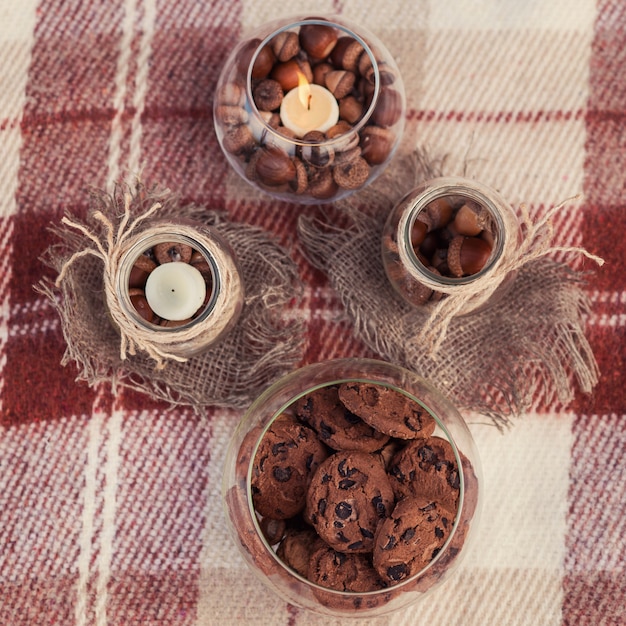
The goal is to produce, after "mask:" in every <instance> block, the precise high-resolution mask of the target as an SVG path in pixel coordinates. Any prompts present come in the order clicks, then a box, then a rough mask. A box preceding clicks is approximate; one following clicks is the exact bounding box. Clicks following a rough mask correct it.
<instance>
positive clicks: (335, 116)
mask: <svg viewBox="0 0 626 626" xmlns="http://www.w3.org/2000/svg"><path fill="white" fill-rule="evenodd" d="M280 120H281V122H282V123H283V126H285V127H286V128H288V129H289V130H292V131H293V132H294V133H296V135H297V136H298V137H303V136H304V135H306V134H307V133H308V132H309V131H311V130H319V131H321V132H323V133H325V132H326V131H327V130H328V129H329V128H331V127H332V126H334V125H335V124H336V123H337V121H338V120H339V104H338V103H337V100H336V98H335V96H333V94H332V93H330V91H328V89H326V88H325V87H322V86H321V85H317V84H309V82H308V81H307V80H306V78H305V77H304V75H303V74H300V73H299V74H298V86H297V87H294V88H293V89H292V90H291V91H290V92H289V93H288V94H287V95H286V96H285V97H284V98H283V101H282V103H281V105H280Z"/></svg>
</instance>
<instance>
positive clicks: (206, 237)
mask: <svg viewBox="0 0 626 626" xmlns="http://www.w3.org/2000/svg"><path fill="white" fill-rule="evenodd" d="M105 289H106V291H107V294H106V296H107V304H108V307H109V314H110V317H111V319H112V321H113V323H114V325H115V326H116V327H117V328H118V330H119V331H120V333H121V335H122V337H123V341H124V342H126V343H127V344H129V345H133V346H134V347H136V348H139V349H144V350H145V351H147V352H148V353H150V354H153V355H155V356H158V357H163V356H165V357H168V356H169V357H174V358H183V359H185V358H188V357H191V356H194V355H196V354H199V353H200V352H202V351H203V350H205V349H206V348H208V347H209V346H211V345H213V344H215V343H216V342H218V341H219V340H220V339H221V338H222V337H224V335H225V334H226V333H228V332H229V331H230V330H231V329H232V328H233V326H234V325H235V324H236V322H237V320H238V318H239V315H240V313H241V310H242V307H243V299H244V286H243V281H242V277H241V272H240V269H239V267H238V262H237V260H236V257H235V254H234V252H233V250H232V249H231V247H230V245H229V244H228V242H226V241H225V240H224V239H223V237H222V236H221V235H220V234H219V233H218V232H217V231H216V230H215V229H214V228H212V227H208V226H204V225H201V224H195V223H188V222H185V223H175V222H170V221H157V222H153V223H151V224H150V225H149V226H148V227H146V228H145V229H144V230H143V231H141V232H140V233H137V234H135V235H133V236H132V237H129V239H128V240H127V241H126V242H125V244H124V247H123V249H122V250H121V251H120V254H119V259H118V260H117V264H116V267H115V271H114V272H113V276H112V278H111V281H110V283H109V284H108V285H107V284H106V283H105Z"/></svg>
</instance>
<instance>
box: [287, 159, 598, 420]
mask: <svg viewBox="0 0 626 626" xmlns="http://www.w3.org/2000/svg"><path fill="white" fill-rule="evenodd" d="M441 165H442V162H441V161H439V162H434V161H432V160H431V159H429V157H428V156H427V155H425V154H424V153H422V152H416V153H414V154H411V155H409V156H407V157H404V158H402V159H397V160H396V162H395V163H394V165H393V166H392V167H391V168H390V170H389V171H388V172H387V173H386V174H385V175H384V176H383V177H382V178H381V179H380V180H379V181H378V182H377V183H374V185H372V187H371V188H367V189H366V190H364V191H363V192H362V193H361V194H359V195H358V197H353V198H352V199H351V200H348V201H345V202H343V203H342V204H340V205H338V206H336V207H333V208H332V210H331V209H329V210H326V211H323V212H320V213H318V214H316V215H312V214H303V215H302V216H301V218H300V220H299V223H298V229H299V235H300V238H301V241H302V246H303V249H304V253H305V255H306V256H307V258H308V259H309V261H310V262H311V263H312V264H313V265H315V266H316V267H318V268H320V269H322V270H324V271H325V272H327V273H328V275H329V278H330V281H331V284H332V285H333V287H334V289H335V290H336V291H337V292H338V294H339V296H340V298H341V301H342V303H343V305H344V307H345V310H346V312H347V314H348V315H349V317H350V318H351V319H352V321H353V323H354V327H355V332H356V334H357V335H358V337H359V338H361V339H362V340H363V341H364V342H365V343H366V344H367V345H368V346H370V347H371V348H372V349H374V350H376V352H378V353H379V354H380V355H382V356H383V357H384V358H386V359H388V360H390V361H392V362H395V363H399V364H401V365H404V366H405V367H408V368H409V369H411V370H413V371H415V372H417V373H418V374H420V375H422V376H424V377H426V378H428V379H430V380H431V381H432V382H434V383H435V384H437V385H438V386H439V387H440V388H442V389H443V390H444V391H445V392H447V394H448V395H449V396H450V397H451V398H452V399H453V400H454V402H455V403H456V404H457V405H458V406H460V407H462V408H464V409H466V410H469V411H475V412H477V413H480V414H482V415H485V416H487V417H488V418H490V419H491V420H492V421H493V422H494V423H495V424H496V425H497V426H499V427H503V426H505V425H508V424H510V421H511V418H513V417H515V416H517V415H518V414H520V413H521V412H523V411H524V410H527V409H528V408H529V406H530V403H531V401H532V399H533V398H536V397H538V394H539V395H540V396H543V397H544V400H545V402H548V403H550V402H553V401H555V400H558V401H560V402H563V403H568V402H569V401H571V400H572V398H573V396H574V393H575V381H577V383H578V385H579V386H580V388H581V389H582V390H583V391H585V392H589V391H591V389H592V388H593V387H594V386H595V384H596V383H597V380H598V376H599V372H598V367H597V364H596V361H595V358H594V355H593V352H592V350H591V347H590V345H589V342H588V341H587V339H586V337H585V318H586V316H587V315H588V313H589V310H590V303H589V300H588V297H587V296H586V294H585V292H584V291H583V289H582V285H583V281H584V275H583V274H582V273H581V272H577V271H574V270H573V269H572V268H571V267H570V266H569V265H567V264H565V263H562V262H557V261H555V260H552V258H550V257H549V255H550V253H553V252H555V251H560V252H564V253H566V255H567V254H569V253H571V254H574V255H575V254H579V255H580V254H582V255H585V256H592V255H588V254H587V253H586V252H585V251H584V250H581V249H579V248H563V247H561V246H558V245H556V244H555V243H554V242H552V241H551V239H552V235H553V233H552V231H551V228H550V221H549V219H542V220H541V221H540V222H537V223H533V222H532V220H531V218H530V216H529V215H528V214H527V213H525V210H522V216H523V225H524V232H525V241H524V244H525V245H524V244H523V245H522V250H523V251H524V254H523V256H520V257H519V258H518V259H517V263H516V266H515V270H516V272H517V274H516V278H515V281H514V283H513V286H512V287H511V288H510V290H509V291H508V292H507V294H506V296H505V297H504V298H502V299H500V301H499V302H497V303H496V304H493V305H491V306H488V307H487V308H485V309H483V310H481V311H480V312H475V313H472V314H469V315H463V316H458V315H457V316H454V315H449V314H448V313H446V311H445V309H440V308H437V307H435V309H433V310H429V311H424V310H421V309H417V308H414V307H412V306H410V305H408V304H407V303H405V302H404V301H403V300H402V299H401V298H400V296H399V295H398V294H397V293H396V292H395V290H394V289H393V288H392V286H391V285H390V283H389V281H388V279H387V277H386V274H385V271H384V268H383V264H382V260H381V236H382V229H383V225H384V222H385V220H386V218H387V215H388V214H389V212H390V211H391V209H392V208H393V206H394V204H395V202H396V201H397V200H399V199H400V198H401V197H402V196H403V195H404V194H405V193H407V192H408V191H410V190H411V189H412V187H413V186H415V185H417V184H418V183H420V182H423V181H424V180H427V179H430V178H434V177H437V176H441V175H442V172H441ZM558 208H559V207H555V209H554V210H558ZM593 259H594V261H596V262H598V263H599V264H601V263H602V260H601V259H598V258H597V257H593ZM442 302H445V299H444V300H443V301H442ZM538 387H540V389H538Z"/></svg>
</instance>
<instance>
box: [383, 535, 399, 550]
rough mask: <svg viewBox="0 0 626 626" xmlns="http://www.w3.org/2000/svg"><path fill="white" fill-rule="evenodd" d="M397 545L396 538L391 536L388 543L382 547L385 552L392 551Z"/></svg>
mask: <svg viewBox="0 0 626 626" xmlns="http://www.w3.org/2000/svg"><path fill="white" fill-rule="evenodd" d="M395 545H396V538H395V536H394V535H390V536H389V539H388V541H387V543H386V544H385V545H384V546H383V547H382V549H383V550H391V549H392V548H393V547H394V546H395Z"/></svg>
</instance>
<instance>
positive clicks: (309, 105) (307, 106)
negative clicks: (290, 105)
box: [306, 94, 313, 111]
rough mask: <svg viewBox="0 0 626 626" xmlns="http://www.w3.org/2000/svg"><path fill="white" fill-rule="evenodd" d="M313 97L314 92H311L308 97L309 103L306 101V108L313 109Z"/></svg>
mask: <svg viewBox="0 0 626 626" xmlns="http://www.w3.org/2000/svg"><path fill="white" fill-rule="evenodd" d="M312 97H313V95H312V94H309V97H308V98H307V103H306V110H307V111H310V110H311V98H312Z"/></svg>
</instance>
